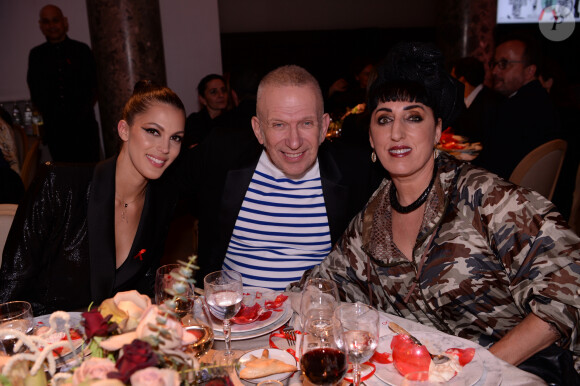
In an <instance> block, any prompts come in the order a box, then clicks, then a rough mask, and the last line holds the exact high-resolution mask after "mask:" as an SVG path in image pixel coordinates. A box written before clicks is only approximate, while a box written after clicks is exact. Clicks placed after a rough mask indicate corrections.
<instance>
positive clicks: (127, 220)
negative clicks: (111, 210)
mask: <svg viewBox="0 0 580 386" xmlns="http://www.w3.org/2000/svg"><path fill="white" fill-rule="evenodd" d="M143 193H145V190H143V191H142V192H141V193H139V194H138V195H137V197H136V198H135V199H134V200H133V201H129V202H126V201H125V200H122V199H121V198H120V197H119V195H118V194H117V193H115V198H117V199H118V200H119V201H120V202H121V204H122V205H123V208H122V209H121V218H122V219H123V220H124V221H125V223H127V224H128V223H129V218H128V217H127V207H128V206H129V204H132V203H134V202H135V201H137V200H139V199H140V198H142V197H143Z"/></svg>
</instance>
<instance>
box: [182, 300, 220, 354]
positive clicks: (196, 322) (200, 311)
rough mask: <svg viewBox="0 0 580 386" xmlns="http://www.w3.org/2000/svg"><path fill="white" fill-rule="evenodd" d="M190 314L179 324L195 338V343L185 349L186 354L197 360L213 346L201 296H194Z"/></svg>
mask: <svg viewBox="0 0 580 386" xmlns="http://www.w3.org/2000/svg"><path fill="white" fill-rule="evenodd" d="M192 301H193V306H192V307H191V312H190V313H189V314H187V315H185V317H184V318H183V319H181V322H182V323H183V326H184V327H185V330H186V331H187V332H189V333H191V334H193V335H195V336H196V337H197V341H196V342H195V343H193V344H190V345H189V346H187V348H186V352H188V353H191V354H194V355H195V356H196V357H197V358H200V357H202V356H203V355H205V354H207V352H208V351H209V349H210V348H211V346H212V344H213V328H212V327H211V318H210V316H209V311H208V309H207V305H206V303H205V300H204V299H203V297H201V296H194V297H193V299H192Z"/></svg>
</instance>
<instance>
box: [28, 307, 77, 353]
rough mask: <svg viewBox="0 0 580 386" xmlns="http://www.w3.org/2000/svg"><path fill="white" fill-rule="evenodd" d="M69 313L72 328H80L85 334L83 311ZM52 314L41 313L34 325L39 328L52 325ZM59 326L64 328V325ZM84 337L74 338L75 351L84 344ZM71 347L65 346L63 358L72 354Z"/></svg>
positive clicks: (35, 319)
mask: <svg viewBox="0 0 580 386" xmlns="http://www.w3.org/2000/svg"><path fill="white" fill-rule="evenodd" d="M68 314H69V315H70V321H69V324H70V328H72V329H75V330H78V331H79V332H80V333H81V335H82V334H84V331H85V329H84V327H83V326H82V325H81V320H82V316H81V314H82V313H81V312H68ZM50 316H51V315H50V314H49V315H41V316H37V317H35V318H34V326H35V327H36V328H37V329H38V328H39V327H43V326H46V327H50ZM57 328H64V326H60V325H59V326H58V327H57ZM83 341H84V340H83V338H80V339H74V340H73V347H74V351H76V350H78V348H79V347H81V345H82V344H83ZM71 352H72V351H71V348H70V347H69V346H64V347H63V350H62V352H61V356H62V359H68V357H69V356H70V354H71Z"/></svg>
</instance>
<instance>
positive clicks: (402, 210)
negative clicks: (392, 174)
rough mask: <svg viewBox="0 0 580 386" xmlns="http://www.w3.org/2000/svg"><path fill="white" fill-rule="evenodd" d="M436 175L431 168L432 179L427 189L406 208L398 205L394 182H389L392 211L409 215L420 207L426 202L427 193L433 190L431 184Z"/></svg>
mask: <svg viewBox="0 0 580 386" xmlns="http://www.w3.org/2000/svg"><path fill="white" fill-rule="evenodd" d="M436 175H437V168H436V167H434V168H433V177H431V182H429V186H427V188H426V189H425V190H424V191H423V193H421V195H420V196H419V198H418V199H416V200H415V201H413V202H412V203H411V204H410V205H407V206H402V205H401V204H400V203H399V199H398V198H397V187H396V186H395V183H394V182H391V188H390V189H389V198H390V200H391V206H392V207H393V209H395V210H396V211H397V212H399V213H402V214H406V213H411V212H412V211H414V210H416V209H417V208H419V207H420V206H421V205H423V203H425V201H427V196H428V195H429V192H431V189H432V188H433V184H434V183H435V176H436Z"/></svg>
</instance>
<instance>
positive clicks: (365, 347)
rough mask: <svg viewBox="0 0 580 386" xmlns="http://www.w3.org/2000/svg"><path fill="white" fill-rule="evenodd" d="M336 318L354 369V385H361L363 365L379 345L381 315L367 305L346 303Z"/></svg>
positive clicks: (338, 311)
mask: <svg viewBox="0 0 580 386" xmlns="http://www.w3.org/2000/svg"><path fill="white" fill-rule="evenodd" d="M335 316H336V318H337V319H338V320H340V324H341V327H342V336H343V342H344V349H345V351H346V354H347V355H348V359H349V361H350V362H351V363H352V367H353V373H354V377H353V381H354V382H353V383H354V384H355V386H358V385H359V384H360V378H361V364H362V363H363V362H366V361H368V360H369V359H370V358H371V356H373V353H374V352H375V350H376V348H377V346H378V344H379V313H378V311H377V310H375V309H374V308H373V307H371V306H368V305H366V304H363V303H360V302H356V303H346V304H343V305H341V306H339V307H338V308H337V309H336V311H335Z"/></svg>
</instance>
